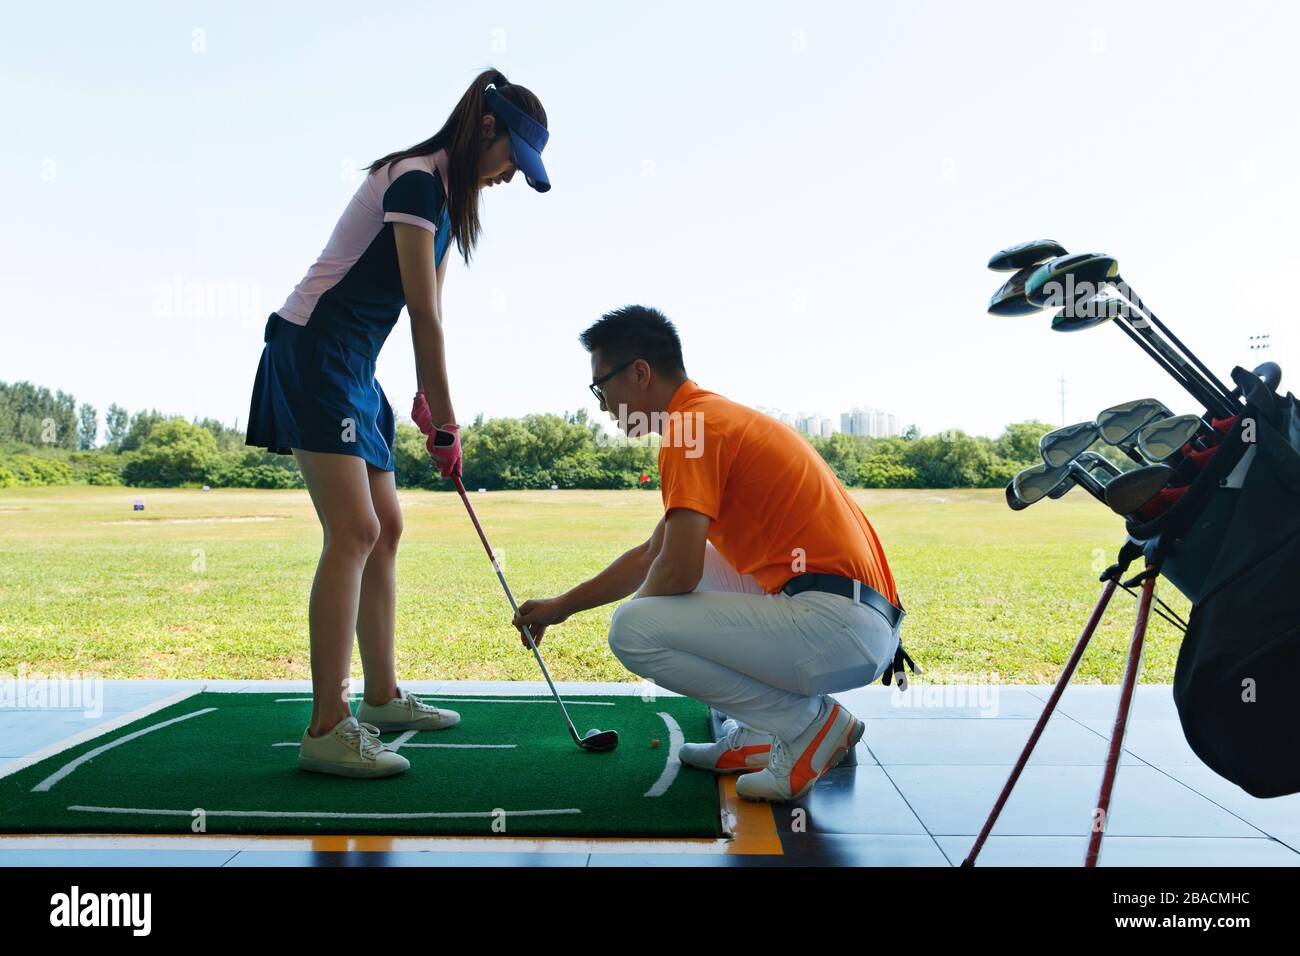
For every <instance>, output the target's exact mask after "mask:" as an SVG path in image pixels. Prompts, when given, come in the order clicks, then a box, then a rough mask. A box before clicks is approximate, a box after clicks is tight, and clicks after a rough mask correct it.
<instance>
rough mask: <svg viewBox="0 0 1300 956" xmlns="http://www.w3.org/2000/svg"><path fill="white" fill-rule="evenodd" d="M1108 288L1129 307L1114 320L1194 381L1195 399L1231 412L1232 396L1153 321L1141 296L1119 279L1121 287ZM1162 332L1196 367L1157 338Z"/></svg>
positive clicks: (1179, 343) (1181, 345)
mask: <svg viewBox="0 0 1300 956" xmlns="http://www.w3.org/2000/svg"><path fill="white" fill-rule="evenodd" d="M1115 281H1116V282H1119V283H1123V280H1122V279H1119V278H1116V280H1115ZM1111 288H1112V289H1113V291H1114V292H1116V293H1117V294H1119V295H1120V296H1122V297H1123V299H1124V300H1125V301H1126V302H1127V303H1128V305H1129V306H1131V309H1124V308H1121V310H1120V314H1119V315H1118V316H1116V321H1117V322H1121V323H1122V324H1125V325H1127V327H1129V328H1131V329H1133V330H1134V332H1135V333H1137V334H1140V335H1141V336H1142V338H1143V339H1145V341H1146V342H1147V343H1149V344H1150V345H1151V346H1152V347H1153V348H1154V349H1155V350H1156V351H1158V352H1159V353H1160V355H1161V357H1162V358H1163V359H1164V360H1165V362H1166V363H1168V364H1169V365H1170V366H1173V367H1175V368H1177V369H1178V371H1179V373H1180V374H1181V377H1182V378H1183V379H1185V380H1186V381H1187V382H1190V383H1193V384H1195V386H1196V387H1197V389H1198V392H1195V393H1193V394H1196V395H1197V397H1198V400H1199V401H1201V402H1202V403H1204V404H1205V407H1206V408H1208V409H1211V410H1214V409H1218V410H1219V411H1220V412H1222V413H1224V414H1226V415H1232V414H1234V412H1235V410H1236V405H1235V403H1234V402H1233V400H1232V399H1230V398H1229V397H1228V392H1227V390H1226V389H1225V388H1224V387H1223V385H1222V384H1221V383H1220V382H1219V380H1218V379H1216V378H1215V377H1214V374H1213V373H1212V372H1210V371H1209V369H1207V368H1205V366H1204V364H1203V363H1202V362H1201V360H1200V359H1198V358H1197V357H1196V356H1195V355H1192V354H1191V352H1190V351H1189V350H1188V349H1187V346H1185V345H1183V344H1182V342H1181V341H1180V340H1178V339H1177V338H1175V337H1174V336H1173V335H1172V333H1170V332H1169V330H1168V329H1167V328H1166V327H1165V325H1164V324H1163V323H1161V322H1160V321H1159V320H1158V319H1157V320H1154V321H1153V319H1154V316H1152V314H1151V313H1150V312H1149V311H1148V310H1147V309H1146V307H1145V306H1144V305H1143V303H1142V300H1141V299H1139V298H1138V296H1137V293H1136V292H1134V291H1133V290H1132V289H1131V288H1129V287H1128V285H1127V284H1126V283H1123V288H1122V289H1121V288H1115V287H1114V286H1112V287H1111ZM1133 310H1136V311H1137V313H1138V314H1137V315H1134V314H1133ZM1153 326H1154V328H1153ZM1157 330H1159V331H1157ZM1162 332H1163V333H1164V334H1165V335H1167V336H1169V338H1170V339H1172V340H1173V341H1174V342H1175V343H1177V345H1178V348H1179V349H1181V350H1182V351H1183V352H1184V353H1186V354H1187V356H1189V357H1190V358H1191V360H1192V361H1193V362H1194V363H1195V365H1196V368H1193V367H1192V366H1191V365H1189V364H1188V360H1187V358H1186V357H1184V355H1182V354H1179V352H1178V351H1176V350H1175V349H1174V347H1173V346H1171V345H1170V344H1169V342H1166V341H1165V340H1164V339H1163V338H1161V335H1160V333H1162ZM1197 369H1200V371H1197ZM1202 372H1203V373H1204V376H1202Z"/></svg>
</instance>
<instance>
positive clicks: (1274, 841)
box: [0, 681, 1300, 866]
mask: <svg viewBox="0 0 1300 956" xmlns="http://www.w3.org/2000/svg"><path fill="white" fill-rule="evenodd" d="M204 686H206V687H207V688H208V689H209V690H266V691H280V692H294V693H300V692H304V691H305V689H306V685H305V684H303V683H302V682H294V681H279V682H246V681H211V682H203V681H189V682H184V681H181V682H178V681H133V682H106V683H105V685H104V701H103V712H102V714H101V715H99V716H98V717H96V718H94V719H91V718H88V717H86V716H83V715H82V714H81V713H80V712H67V711H55V712H51V711H41V710H27V711H15V710H7V711H0V774H3V773H5V771H6V768H13V767H15V766H19V765H22V764H25V763H27V762H30V761H31V760H32V759H35V758H36V757H38V756H39V754H40V753H41V752H42V751H45V750H49V749H55V748H58V747H61V746H63V745H65V743H66V740H67V738H69V737H71V736H73V735H91V734H94V733H98V732H102V730H103V728H104V727H106V726H109V725H111V724H113V723H115V722H117V723H120V722H123V721H125V720H127V719H130V715H131V714H132V713H134V712H135V711H137V710H139V709H140V708H144V707H150V706H156V705H157V704H158V703H160V702H162V701H164V700H167V699H168V698H171V697H174V696H175V695H177V694H180V693H185V692H190V691H193V690H197V689H199V688H201V687H204ZM406 686H409V687H410V688H411V689H414V690H416V691H418V692H421V693H425V694H438V693H450V694H493V693H496V694H511V695H520V694H525V693H527V694H544V693H546V687H545V685H544V684H542V683H502V682H477V681H473V682H470V681H462V682H432V681H430V682H421V683H412V684H409V685H406ZM560 690H561V692H562V693H566V692H567V693H588V694H590V693H628V694H632V693H639V692H640V691H641V688H640V687H639V686H638V685H633V684H599V685H596V684H562V685H560ZM976 691H980V692H981V693H976ZM1049 692H1050V688H1047V687H1032V686H1016V687H1006V688H988V687H984V688H961V687H925V686H918V687H916V688H914V689H913V691H912V692H910V693H909V694H908V695H904V696H901V697H900V696H899V695H897V694H896V693H894V692H893V691H891V690H889V689H887V688H883V687H880V686H873V687H870V688H863V689H861V690H857V691H852V692H849V693H847V694H840V695H837V696H838V697H839V699H840V700H841V701H842V702H843V703H844V704H845V705H846V706H848V708H849V709H850V710H852V711H853V712H854V713H856V714H857V715H858V716H860V717H862V718H863V719H864V720H866V721H867V733H866V736H865V737H864V738H863V742H862V743H861V744H860V745H859V748H858V753H857V755H856V756H857V761H858V762H857V766H853V767H841V768H840V769H838V770H835V771H833V772H832V773H831V774H829V775H827V777H826V778H824V779H823V780H822V781H821V782H820V783H819V784H818V786H817V788H816V789H815V790H814V791H813V792H812V793H811V794H810V795H809V796H808V797H807V798H805V799H803V800H801V801H798V802H797V803H794V804H785V805H775V806H773V807H771V808H770V810H769V809H768V808H766V807H753V806H750V807H749V810H748V814H747V815H746V817H745V818H744V819H742V820H741V825H740V826H739V827H738V832H741V833H742V834H744V833H745V832H747V828H750V827H752V824H753V821H755V820H759V821H761V823H762V825H763V826H765V827H766V828H767V829H768V831H769V832H770V831H771V828H772V827H773V825H774V826H775V831H776V836H775V837H772V838H770V839H767V840H763V839H761V838H759V839H754V840H750V841H746V840H744V839H738V840H737V841H735V842H734V843H732V844H724V842H723V841H712V842H710V841H697V842H693V843H692V842H680V841H674V842H668V843H662V842H658V843H657V842H654V841H592V840H577V841H563V840H547V841H537V842H535V843H529V842H528V841H512V842H511V843H510V844H508V845H506V844H495V843H493V841H463V840H461V841H454V840H439V839H429V840H391V841H386V840H385V839H383V838H377V839H376V838H370V839H368V840H356V841H350V840H349V839H347V838H334V839H333V840H330V841H325V842H321V841H312V840H311V839H308V838H303V839H299V840H292V839H291V840H271V839H258V838H252V839H250V838H235V837H229V838H201V839H200V838H195V839H191V838H188V837H169V838H157V837H154V838H147V837H130V836H126V837H121V838H106V837H96V838H81V837H70V836H56V837H32V836H14V837H5V836H0V866H34V865H46V866H50V865H53V866H66V865H75V866H88V865H122V864H125V865H141V864H146V865H164V866H172V865H176V866H262V865H308V866H356V865H368V864H380V865H416V866H419V865H458V866H500V865H506V866H572V865H579V866H581V865H590V866H616V865H638V866H658V865H671V866H683V865H700V866H755V865H759V866H768V865H774V864H822V865H825V864H830V865H868V866H952V865H956V864H958V863H960V862H961V860H962V859H963V857H964V856H965V855H966V852H967V851H968V850H969V848H970V845H971V842H972V841H973V839H974V836H975V834H976V833H977V832H978V831H979V828H980V826H981V825H982V824H983V821H984V819H985V817H986V816H987V814H988V812H989V809H990V807H991V806H992V804H993V801H994V799H995V798H996V796H997V794H998V792H999V791H1000V789H1001V787H1002V785H1003V783H1004V782H1005V781H1006V777H1007V774H1008V773H1009V771H1010V769H1011V765H1012V764H1013V763H1014V761H1015V759H1016V758H1017V756H1018V755H1019V753H1020V749H1021V747H1022V746H1023V745H1024V742H1025V739H1026V737H1027V736H1028V734H1029V732H1030V729H1031V728H1032V727H1033V724H1034V721H1035V719H1036V718H1037V716H1038V714H1039V713H1040V712H1041V710H1042V706H1043V702H1044V701H1045V700H1046V698H1047V696H1048V694H1049ZM1117 694H1118V689H1117V688H1115V687H1099V686H1079V687H1072V688H1070V689H1069V690H1068V691H1067V692H1066V694H1065V695H1064V697H1063V698H1062V701H1061V704H1060V706H1059V707H1058V709H1057V714H1056V715H1055V716H1054V717H1053V719H1052V721H1051V723H1050V724H1049V725H1048V728H1047V730H1046V731H1045V733H1044V734H1043V737H1042V739H1041V740H1040V742H1039V745H1038V747H1037V749H1036V751H1035V753H1034V755H1033V757H1032V758H1031V760H1030V763H1029V766H1028V767H1027V768H1026V770H1025V772H1024V774H1023V776H1022V777H1021V780H1020V783H1019V784H1018V786H1017V787H1016V789H1015V791H1014V792H1013V794H1012V797H1011V799H1010V800H1009V801H1008V803H1007V806H1006V807H1005V809H1004V810H1003V812H1002V816H1001V818H1000V819H999V821H998V825H997V827H996V828H995V829H994V831H993V835H992V836H991V837H990V839H989V841H988V843H987V844H986V845H985V848H984V851H983V853H982V854H981V857H980V864H981V865H995V866H996V865H1028V866H1077V865H1078V864H1079V863H1080V862H1081V860H1082V858H1083V852H1084V847H1085V845H1086V842H1087V838H1086V833H1087V826H1088V822H1089V818H1090V811H1091V807H1092V806H1093V804H1094V802H1095V800H1096V796H1097V789H1098V786H1099V783H1100V777H1101V764H1102V762H1103V761H1104V759H1105V750H1106V743H1107V740H1108V737H1109V734H1110V729H1111V723H1112V721H1113V718H1114V708H1115V702H1116V698H1117ZM769 814H770V816H769ZM2 828H3V821H2V820H0V829H2ZM760 829H761V827H760ZM778 850H779V852H778ZM1102 863H1103V865H1112V866H1118V865H1122V866H1134V865H1136V866H1144V865H1147V866H1201V865H1208V866H1229V865H1239V866H1297V865H1300V795H1297V796H1292V797H1282V798H1278V799H1273V800H1259V799H1256V798H1254V797H1251V796H1249V795H1247V794H1246V793H1244V792H1243V791H1241V790H1240V789H1238V788H1237V787H1236V786H1234V785H1233V784H1231V783H1228V782H1227V781H1225V780H1223V779H1221V778H1219V777H1217V776H1216V775H1215V774H1214V773H1213V772H1211V771H1210V770H1208V769H1207V768H1205V767H1204V766H1203V765H1201V764H1200V762H1199V761H1198V760H1197V759H1196V757H1195V755H1194V754H1192V752H1191V751H1190V750H1189V749H1188V747H1187V744H1186V743H1185V741H1184V740H1183V735H1182V731H1181V729H1180V727H1179V724H1178V719H1177V714H1176V713H1175V711H1174V707H1173V701H1172V698H1171V695H1170V690H1169V687H1168V686H1167V685H1144V686H1142V687H1140V688H1139V689H1138V692H1137V697H1136V699H1135V701H1134V706H1133V711H1132V716H1131V719H1130V722H1129V729H1128V733H1127V735H1126V739H1125V753H1124V757H1123V761H1122V763H1121V768H1120V774H1119V778H1118V782H1117V784H1116V787H1115V794H1114V799H1113V800H1112V803H1111V818H1110V827H1109V831H1108V834H1107V837H1106V840H1105V844H1104V847H1103V853H1102Z"/></svg>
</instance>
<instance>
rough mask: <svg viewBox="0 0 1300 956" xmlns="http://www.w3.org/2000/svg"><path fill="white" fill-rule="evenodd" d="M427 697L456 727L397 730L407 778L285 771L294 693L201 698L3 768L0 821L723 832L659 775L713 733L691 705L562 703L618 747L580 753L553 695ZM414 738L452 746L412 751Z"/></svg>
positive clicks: (681, 771)
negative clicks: (681, 749) (680, 746)
mask: <svg viewBox="0 0 1300 956" xmlns="http://www.w3.org/2000/svg"><path fill="white" fill-rule="evenodd" d="M425 699H427V700H429V701H430V702H432V703H434V704H435V705H436V706H440V707H447V708H451V709H453V710H456V711H459V712H460V714H461V716H462V720H461V722H460V723H459V724H458V725H456V726H455V727H451V728H448V729H446V730H440V731H425V732H421V733H418V734H414V735H411V736H409V739H406V740H404V741H403V742H402V745H401V747H400V749H399V752H401V753H402V754H403V755H404V756H406V757H407V759H408V760H410V762H411V768H410V769H409V770H408V771H406V772H405V773H404V774H401V775H398V776H396V777H390V778H385V779H380V780H350V779H344V778H339V777H332V776H327V775H323V774H318V773H308V772H304V771H300V770H298V769H297V754H298V746H297V745H298V741H299V740H300V739H301V737H302V733H303V730H304V728H305V727H306V725H307V722H308V719H309V715H310V709H311V703H310V700H309V699H307V698H306V697H305V695H302V694H286V693H253V694H246V693H231V694H224V693H198V694H195V695H193V696H190V697H188V698H186V699H185V700H182V701H180V702H177V703H174V704H172V705H170V706H168V707H166V708H163V709H162V710H159V711H157V712H155V713H151V714H148V715H147V716H144V717H141V718H139V719H137V720H135V721H132V722H131V723H129V724H127V725H125V726H122V727H120V728H117V729H114V730H112V731H110V732H108V733H105V734H102V735H100V736H97V737H95V738H94V739H92V740H88V741H84V742H82V743H79V744H77V745H75V746H73V747H70V748H68V749H66V750H64V751H61V752H59V753H56V754H53V755H51V756H49V757H46V758H45V759H43V760H41V761H40V762H39V763H36V764H33V765H32V766H29V767H25V768H23V769H22V770H20V771H18V772H16V773H13V774H10V775H8V776H5V777H2V778H0V831H3V832H28V833H30V832H40V833H59V832H63V833H66V832H76V833H87V832H108V833H191V832H207V833H210V834H214V833H217V834H220V833H243V834H262V833H265V834H322V833H339V834H424V835H456V836H493V835H497V836H512V835H513V836H536V835H547V836H563V835H573V836H659V837H664V836H675V837H713V836H717V835H718V834H719V810H720V807H719V803H718V793H717V787H716V784H715V780H714V778H713V776H712V775H711V774H708V773H704V772H701V771H698V770H694V769H691V768H687V767H677V768H676V774H675V776H671V777H670V774H671V772H672V770H673V765H675V763H676V758H675V753H676V747H675V746H674V745H673V744H674V740H675V739H681V738H682V737H684V739H686V740H691V741H700V740H711V739H713V738H712V734H711V732H710V729H709V722H708V710H707V708H706V707H705V706H704V705H703V704H701V703H699V702H698V701H695V700H691V699H689V698H681V697H657V699H654V700H646V699H642V698H641V697H636V696H600V697H573V698H566V704H567V705H568V706H569V710H570V712H571V714H572V715H573V720H574V723H575V724H577V726H578V733H579V734H581V733H583V732H584V731H586V730H587V729H588V728H589V727H599V728H600V729H602V730H608V729H614V730H617V731H618V733H619V746H618V748H617V749H616V750H614V751H612V752H609V753H589V752H587V751H583V750H580V749H579V748H578V747H576V746H575V745H574V743H573V741H572V739H571V738H570V737H569V735H568V732H567V730H566V729H565V727H564V724H563V719H562V717H561V715H560V712H559V709H558V708H557V707H556V705H555V702H554V700H553V699H552V698H550V697H530V696H515V697H468V696H466V697H428V698H425ZM167 721H174V722H172V723H170V724H166V726H162V727H157V725H159V724H164V723H165V722H167ZM153 727H157V729H154V730H149V731H148V732H145V733H138V732H139V731H144V730H146V728H153ZM674 728H679V729H680V736H678V735H677V734H676V733H675V731H674ZM132 734H137V736H135V737H133V738H132V739H129V740H125V741H124V742H122V743H120V744H118V745H117V746H113V747H111V748H109V749H106V750H103V751H102V752H100V753H98V754H97V755H95V756H93V757H92V758H91V759H89V760H86V761H84V762H81V763H76V761H77V759H78V758H80V757H82V756H84V755H86V754H91V753H93V752H95V751H96V750H98V749H99V748H102V747H104V746H105V745H106V744H110V743H112V742H113V741H117V740H122V739H123V738H126V737H129V736H130V735H132ZM401 736H402V735H399V734H395V733H393V734H389V733H386V734H383V735H382V739H383V740H384V741H385V742H390V743H391V742H393V741H395V740H397V739H398V738H399V737H401ZM656 740H657V741H659V744H658V746H655V745H654V741H656ZM277 744H292V746H276V745H277ZM425 744H439V745H457V746H455V747H451V746H447V747H437V748H428V747H423V746H416V745H425ZM461 745H487V746H486V747H485V748H484V749H473V748H470V747H465V746H461ZM69 765H71V766H72V769H71V770H67V769H66V768H68V767H69ZM660 790H662V792H658V791H660ZM95 808H98V809H95ZM148 810H152V811H166V812H154V813H147V812H142V811H148ZM200 823H201V825H202V827H203V829H202V830H200V829H199V824H200Z"/></svg>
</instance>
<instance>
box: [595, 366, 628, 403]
mask: <svg viewBox="0 0 1300 956" xmlns="http://www.w3.org/2000/svg"><path fill="white" fill-rule="evenodd" d="M635 361H636V359H632V361H631V362H624V363H623V364H622V365H620V366H619V367H618V368H616V369H614V371H612V372H609V373H607V374H605V375H602V376H601V377H600V378H598V379H596V380H595V381H594V382H592V383H591V384H590V385H588V386H587V387H588V388H589V389H591V394H593V395H595V396H596V401H598V402H600V404H601V407H602V408H603V407H604V406H605V393H604V391H602V390H601V386H602V385H604V384H605V383H606V382H608V381H609V380H610V379H611V378H613V377H614V376H615V375H617V374H618V373H619V372H621V371H623V369H625V368H627V367H629V366H630V365H632V364H633V363H634V362H635Z"/></svg>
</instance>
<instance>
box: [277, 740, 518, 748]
mask: <svg viewBox="0 0 1300 956" xmlns="http://www.w3.org/2000/svg"><path fill="white" fill-rule="evenodd" d="M271 746H272V747H301V746H302V744H300V743H299V742H297V741H296V740H289V741H286V742H284V743H282V744H271ZM388 746H390V747H393V746H395V745H394V744H389V745H388ZM518 746H519V745H518V744H402V749H403V750H410V749H411V748H412V747H418V748H420V749H421V750H514V749H515V748H516V747H518Z"/></svg>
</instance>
